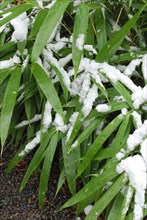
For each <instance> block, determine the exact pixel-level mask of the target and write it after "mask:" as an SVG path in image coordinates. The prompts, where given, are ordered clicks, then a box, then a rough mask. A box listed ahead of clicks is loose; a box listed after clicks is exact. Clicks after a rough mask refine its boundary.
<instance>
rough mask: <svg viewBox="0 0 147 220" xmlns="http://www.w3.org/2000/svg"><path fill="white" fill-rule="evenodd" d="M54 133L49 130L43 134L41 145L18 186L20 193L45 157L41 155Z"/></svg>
mask: <svg viewBox="0 0 147 220" xmlns="http://www.w3.org/2000/svg"><path fill="white" fill-rule="evenodd" d="M54 132H55V129H54V128H50V130H49V132H48V133H47V134H45V135H44V136H43V138H42V140H41V144H40V146H39V148H38V149H37V151H36V153H35V155H34V157H33V159H32V160H31V163H30V165H29V166H28V169H27V171H26V173H25V175H24V178H23V180H22V183H21V186H20V192H21V191H22V190H23V189H24V187H25V185H26V184H27V182H28V180H29V178H30V176H31V174H32V173H33V171H34V170H35V169H36V168H37V167H38V165H39V164H40V162H41V160H42V159H43V157H44V156H45V154H44V155H43V153H44V151H45V149H46V147H47V145H48V143H49V141H50V139H51V138H52V136H53V134H54Z"/></svg>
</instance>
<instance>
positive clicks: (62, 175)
mask: <svg viewBox="0 0 147 220" xmlns="http://www.w3.org/2000/svg"><path fill="white" fill-rule="evenodd" d="M64 182H65V168H64V167H63V168H62V170H61V172H60V176H59V180H58V185H57V190H56V194H55V196H56V195H57V194H58V192H59V190H60V189H61V187H62V186H63V184H64Z"/></svg>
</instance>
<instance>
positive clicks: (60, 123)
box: [53, 113, 67, 133]
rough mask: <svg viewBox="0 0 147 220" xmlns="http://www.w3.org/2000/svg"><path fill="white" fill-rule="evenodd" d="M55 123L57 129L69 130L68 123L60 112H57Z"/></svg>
mask: <svg viewBox="0 0 147 220" xmlns="http://www.w3.org/2000/svg"><path fill="white" fill-rule="evenodd" d="M53 125H54V126H55V127H56V130H57V131H61V132H63V133H64V132H66V131H67V125H65V124H64V121H63V119H62V118H61V116H60V115H59V114H58V113H56V116H55V120H54V122H53Z"/></svg>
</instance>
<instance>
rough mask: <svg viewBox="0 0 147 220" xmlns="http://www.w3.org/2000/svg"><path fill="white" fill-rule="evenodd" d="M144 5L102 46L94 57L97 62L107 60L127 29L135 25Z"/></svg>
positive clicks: (117, 46) (124, 35)
mask: <svg viewBox="0 0 147 220" xmlns="http://www.w3.org/2000/svg"><path fill="white" fill-rule="evenodd" d="M145 7H146V5H144V6H143V7H142V8H141V9H140V10H139V11H138V12H137V13H136V14H135V15H134V16H133V17H132V18H131V19H130V20H129V21H128V22H127V23H126V24H125V25H124V26H123V27H122V28H121V29H120V30H119V31H118V32H117V33H115V34H114V35H113V36H112V37H111V38H110V39H109V41H108V43H107V44H106V45H105V46H104V47H103V48H102V50H101V51H100V52H99V53H98V55H97V57H96V61H97V62H103V61H108V60H109V59H110V58H111V57H112V56H113V55H114V54H115V53H116V51H117V50H118V48H119V46H120V45H121V43H122V42H123V40H124V38H125V37H126V35H127V33H128V32H129V30H130V29H131V28H132V27H133V26H134V25H135V23H136V21H137V20H138V18H139V16H140V14H141V13H142V11H143V10H144V8H145Z"/></svg>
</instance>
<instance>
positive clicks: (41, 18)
mask: <svg viewBox="0 0 147 220" xmlns="http://www.w3.org/2000/svg"><path fill="white" fill-rule="evenodd" d="M47 14H48V9H47V8H44V9H42V10H40V11H39V13H38V14H37V16H36V19H35V22H34V24H33V27H32V29H31V32H30V35H29V38H32V37H34V36H35V35H36V34H37V33H38V30H39V28H40V27H41V25H42V23H43V21H44V19H45V18H46V16H47Z"/></svg>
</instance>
